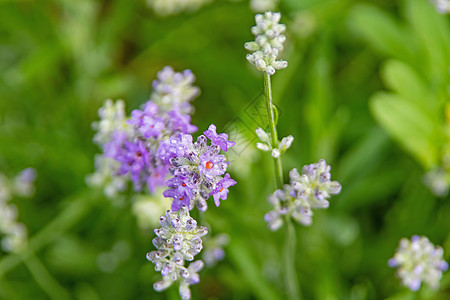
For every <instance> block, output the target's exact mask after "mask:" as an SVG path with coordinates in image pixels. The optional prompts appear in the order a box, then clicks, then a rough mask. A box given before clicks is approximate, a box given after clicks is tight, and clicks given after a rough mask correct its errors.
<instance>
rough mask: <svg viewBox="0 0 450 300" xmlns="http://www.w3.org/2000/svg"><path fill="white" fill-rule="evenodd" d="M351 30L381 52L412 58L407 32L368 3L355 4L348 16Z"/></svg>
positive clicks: (407, 58) (408, 59)
mask: <svg viewBox="0 0 450 300" xmlns="http://www.w3.org/2000/svg"><path fill="white" fill-rule="evenodd" d="M349 24H350V27H351V29H352V30H354V31H355V32H356V33H358V34H359V35H360V36H361V37H362V38H363V39H366V40H367V41H368V42H369V43H370V44H371V45H372V46H373V47H374V48H375V49H377V50H378V51H380V52H381V53H383V54H385V55H388V56H393V57H397V58H402V59H405V60H407V61H412V60H413V52H412V49H411V48H412V46H411V42H410V40H408V34H407V32H406V31H405V30H404V29H403V28H401V27H400V25H399V24H397V22H396V21H395V19H394V18H393V17H391V16H389V15H388V14H386V13H384V12H382V11H381V10H379V9H378V8H375V7H373V6H370V5H364V4H361V5H356V6H355V7H354V8H353V9H352V10H351V11H350V16H349Z"/></svg>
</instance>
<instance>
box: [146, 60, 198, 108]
mask: <svg viewBox="0 0 450 300" xmlns="http://www.w3.org/2000/svg"><path fill="white" fill-rule="evenodd" d="M194 82H195V76H194V74H192V71H191V70H184V71H183V72H180V73H176V72H175V71H174V70H173V68H172V67H169V66H167V67H164V68H163V69H162V70H161V71H160V72H159V73H158V75H157V79H156V80H154V81H153V84H152V85H153V94H152V96H151V98H150V101H152V102H153V103H155V104H156V105H158V107H159V108H160V110H164V111H166V112H168V111H170V110H174V109H175V110H178V111H180V112H181V113H184V114H192V113H193V111H194V107H193V106H192V105H191V104H190V102H191V101H192V100H194V99H195V97H197V96H198V95H199V94H200V89H199V88H198V87H196V86H194V85H193V84H194Z"/></svg>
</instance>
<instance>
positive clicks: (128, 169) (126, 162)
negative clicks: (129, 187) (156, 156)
mask: <svg viewBox="0 0 450 300" xmlns="http://www.w3.org/2000/svg"><path fill="white" fill-rule="evenodd" d="M124 150H125V151H124V154H123V155H121V156H119V157H117V160H118V161H119V162H121V163H122V165H121V172H122V174H127V173H129V174H130V177H131V180H132V181H133V183H134V187H135V189H136V190H137V191H139V190H141V188H142V181H141V172H142V171H144V170H145V168H146V167H149V166H150V161H149V153H148V151H147V148H146V147H145V145H144V143H143V142H142V141H138V143H137V144H136V143H131V142H125V143H124Z"/></svg>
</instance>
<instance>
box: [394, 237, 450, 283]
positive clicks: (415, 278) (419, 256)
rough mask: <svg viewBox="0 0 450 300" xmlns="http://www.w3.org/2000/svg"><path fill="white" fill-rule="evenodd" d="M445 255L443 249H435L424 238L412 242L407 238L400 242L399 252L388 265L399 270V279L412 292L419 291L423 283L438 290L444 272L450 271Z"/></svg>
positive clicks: (413, 238) (412, 239) (417, 238)
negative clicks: (444, 258)
mask: <svg viewBox="0 0 450 300" xmlns="http://www.w3.org/2000/svg"><path fill="white" fill-rule="evenodd" d="M443 255H444V250H442V248H441V247H439V246H437V247H435V246H434V245H433V244H432V243H431V242H430V241H429V240H428V238H426V237H424V236H421V237H419V236H417V235H415V236H413V237H412V238H411V241H410V240H408V239H406V238H403V239H401V240H400V244H399V247H398V249H397V252H396V253H395V255H394V257H393V258H391V259H390V260H389V262H388V264H389V266H390V267H392V268H398V270H397V275H398V277H400V279H401V281H402V284H403V285H404V286H406V287H408V288H409V289H410V290H412V291H417V290H418V289H419V288H420V285H421V282H422V281H423V282H426V283H427V284H428V285H430V286H431V287H432V288H434V289H436V288H438V287H439V280H440V279H441V277H442V272H443V271H446V270H447V269H448V263H447V262H446V261H444V260H443V258H442V257H443Z"/></svg>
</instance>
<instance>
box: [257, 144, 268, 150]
mask: <svg viewBox="0 0 450 300" xmlns="http://www.w3.org/2000/svg"><path fill="white" fill-rule="evenodd" d="M256 148H258V149H259V150H262V151H270V150H272V148H271V147H270V146H269V145H267V144H263V143H256Z"/></svg>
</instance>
